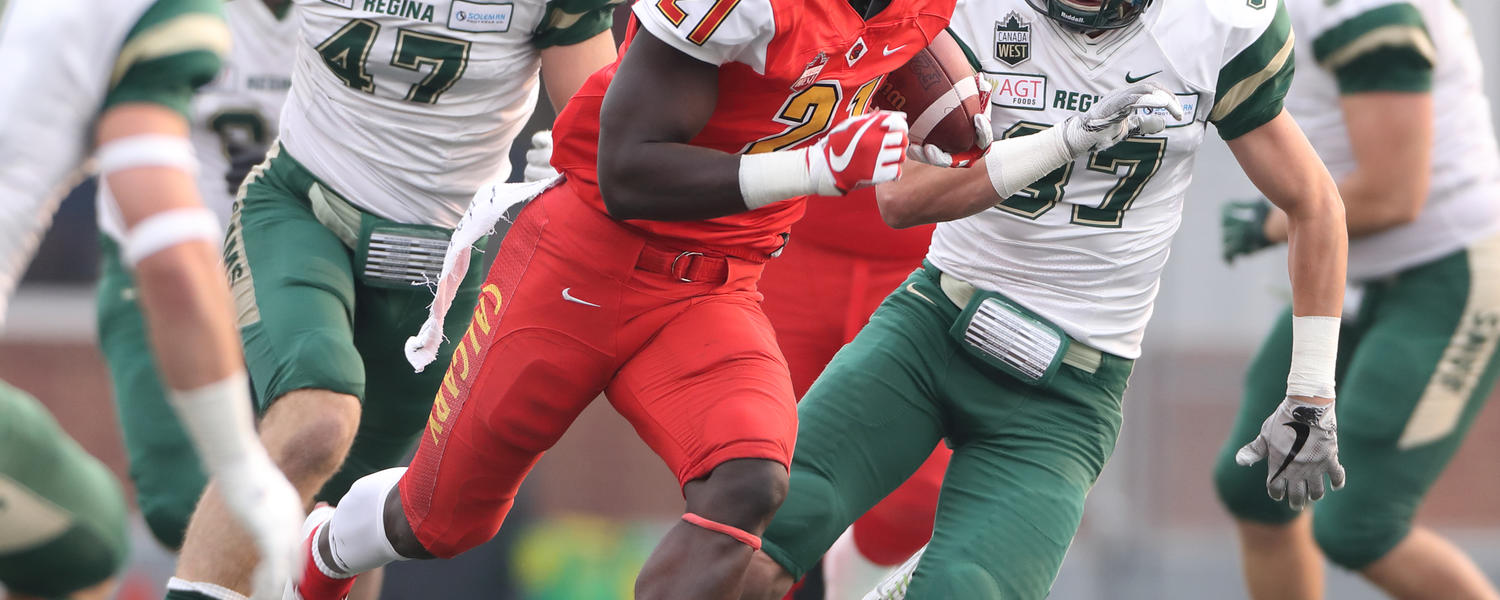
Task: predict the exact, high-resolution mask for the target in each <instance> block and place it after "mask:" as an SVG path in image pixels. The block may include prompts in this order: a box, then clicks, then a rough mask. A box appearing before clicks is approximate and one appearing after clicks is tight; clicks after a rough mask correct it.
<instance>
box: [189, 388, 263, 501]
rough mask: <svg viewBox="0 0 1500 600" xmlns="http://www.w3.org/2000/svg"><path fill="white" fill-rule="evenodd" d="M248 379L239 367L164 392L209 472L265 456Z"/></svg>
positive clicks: (216, 473) (216, 474)
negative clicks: (219, 376) (190, 386)
mask: <svg viewBox="0 0 1500 600" xmlns="http://www.w3.org/2000/svg"><path fill="white" fill-rule="evenodd" d="M249 382H250V380H249V378H247V377H246V376H245V372H244V371H239V372H237V373H235V374H234V375H230V376H229V377H226V378H224V379H222V380H220V381H218V382H215V383H210V384H208V385H205V386H203V387H199V388H195V389H191V390H171V391H169V392H168V393H167V398H168V399H169V400H171V402H172V408H173V409H175V410H176V411H177V418H178V420H180V421H182V426H183V428H184V429H187V432H188V435H189V436H191V437H192V438H193V444H194V445H195V446H197V448H198V456H200V457H202V459H203V465H204V467H206V468H207V470H208V471H209V474H210V475H211V476H214V477H220V476H223V475H224V474H225V473H226V472H227V471H229V470H233V469H237V468H240V467H241V466H242V465H245V464H246V463H248V462H249V461H252V460H255V459H256V458H257V457H265V456H266V455H265V452H266V451H265V447H264V446H261V445H260V438H259V437H258V436H256V434H255V419H254V416H253V415H252V414H251V410H250V404H251V401H250V387H249V386H250V383H249ZM267 460H269V459H268V458H267Z"/></svg>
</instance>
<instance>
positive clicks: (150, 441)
mask: <svg viewBox="0 0 1500 600" xmlns="http://www.w3.org/2000/svg"><path fill="white" fill-rule="evenodd" d="M99 246H100V254H101V255H102V257H103V260H102V261H101V262H102V265H101V268H100V270H101V271H102V275H101V277H100V279H99V293H98V320H99V348H100V350H101V351H102V352H103V354H104V360H105V362H106V363H107V364H108V365H109V374H110V381H111V383H112V384H113V387H114V393H115V410H116V412H117V413H118V415H119V418H120V429H121V432H122V433H123V434H124V438H125V439H124V441H125V450H126V454H127V456H128V457H129V459H130V479H131V481H132V482H133V483H134V484H135V501H136V506H138V507H139V508H140V511H141V516H142V517H143V518H144V519H145V520H146V525H147V527H149V528H150V529H151V534H152V535H153V536H155V537H156V539H157V541H159V542H161V543H162V545H164V546H166V547H167V548H170V549H173V550H175V549H177V548H178V547H180V546H182V537H183V534H184V533H186V531H187V524H188V517H189V516H191V515H192V514H193V507H194V506H196V505H197V504H198V498H199V496H201V495H203V487H204V486H205V485H207V484H208V478H207V476H206V475H204V473H203V467H202V465H201V463H199V461H198V453H197V451H196V450H195V449H194V447H193V441H192V440H191V439H189V438H188V436H187V432H185V431H183V429H182V425H181V422H180V421H178V420H177V415H176V413H175V412H174V411H173V410H172V406H171V405H170V404H168V403H167V396H166V388H165V387H163V386H162V383H161V379H160V378H159V377H158V375H157V371H156V361H155V359H154V358H153V356H152V353H151V348H150V345H149V343H148V337H147V336H148V333H147V330H146V322H145V319H144V317H143V316H142V315H141V309H140V306H139V305H138V304H137V302H136V287H135V282H134V279H133V278H132V277H131V275H130V272H129V271H127V270H126V269H125V267H124V265H123V264H121V262H120V254H119V247H118V246H116V244H115V243H114V241H113V240H111V239H109V238H108V237H101V238H100V241H99Z"/></svg>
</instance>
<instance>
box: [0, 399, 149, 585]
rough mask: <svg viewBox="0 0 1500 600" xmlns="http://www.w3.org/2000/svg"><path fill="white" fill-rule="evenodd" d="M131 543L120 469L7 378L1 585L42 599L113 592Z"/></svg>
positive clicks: (1, 408)
mask: <svg viewBox="0 0 1500 600" xmlns="http://www.w3.org/2000/svg"><path fill="white" fill-rule="evenodd" d="M128 550H129V541H128V537H127V532H126V527H125V499H124V496H123V495H122V494H121V492H120V485H119V483H118V482H116V481H115V478H114V475H113V474H112V473H110V472H109V469H107V468H105V466H104V465H103V464H101V463H100V462H99V461H98V460H96V459H95V458H94V457H92V456H89V454H88V453H86V452H84V451H83V449H82V448H80V447H79V446H78V444H77V443H75V442H74V441H73V439H72V438H70V437H68V435H67V434H66V433H64V432H63V431H62V429H61V428H59V427H58V426H57V422H56V421H54V420H53V419H52V416H51V415H49V414H47V411H46V409H44V408H42V406H41V404H40V403H38V402H37V401H36V400H35V399H34V398H32V397H30V396H28V395H26V394H25V393H24V392H21V391H20V390H17V389H15V388H13V387H10V386H9V385H6V384H5V383H3V382H0V584H3V585H4V586H5V587H6V588H7V589H8V590H9V592H10V593H11V594H16V595H21V596H28V595H29V596H34V597H38V598H64V597H68V596H70V595H73V594H89V593H93V594H96V595H97V594H98V593H99V592H100V591H104V592H105V594H107V592H108V590H110V589H111V588H112V587H113V586H112V584H111V579H112V578H113V576H114V575H115V573H116V572H117V571H119V569H120V568H121V567H123V566H124V564H125V559H126V555H127V553H128ZM96 597H97V596H96Z"/></svg>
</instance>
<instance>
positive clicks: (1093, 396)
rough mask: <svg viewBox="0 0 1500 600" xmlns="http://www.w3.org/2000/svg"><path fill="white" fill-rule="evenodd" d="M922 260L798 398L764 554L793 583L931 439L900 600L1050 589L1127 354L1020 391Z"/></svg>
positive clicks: (1111, 430) (1110, 419)
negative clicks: (979, 348)
mask: <svg viewBox="0 0 1500 600" xmlns="http://www.w3.org/2000/svg"><path fill="white" fill-rule="evenodd" d="M938 276H939V272H938V270H937V269H936V268H934V267H932V266H931V265H925V266H924V267H923V268H922V269H919V270H917V271H916V272H915V273H913V274H912V276H911V277H910V278H908V279H907V281H906V283H904V284H903V285H902V286H901V287H900V288H898V289H897V290H896V291H895V292H894V293H892V294H891V295H890V296H889V297H887V298H886V300H885V302H883V303H882V304H881V306H880V308H879V309H878V310H876V311H875V314H874V315H873V316H872V317H871V319H870V323H869V324H868V325H866V326H865V328H864V329H863V330H862V331H861V332H860V333H859V335H858V336H857V337H856V338H855V339H854V341H853V342H851V343H850V344H849V345H848V346H845V347H844V349H843V350H841V351H840V352H839V353H838V354H837V355H836V356H835V357H834V359H833V362H832V363H830V364H829V365H828V368H827V369H826V370H825V371H824V372H823V375H822V376H821V377H819V378H818V380H817V383H815V384H813V387H812V389H811V390H809V391H808V393H807V395H806V396H805V397H803V399H802V402H801V403H800V404H798V407H797V408H798V419H799V425H798V434H797V449H796V453H795V454H794V455H793V461H792V472H791V489H790V492H789V495H788V497H787V499H786V502H785V503H784V504H783V505H782V506H781V509H780V510H779V511H777V513H776V517H775V519H774V520H773V521H772V522H771V525H770V527H769V528H768V529H767V530H766V532H765V536H764V548H765V551H766V553H767V554H768V555H770V556H771V558H773V559H775V560H776V562H778V563H780V564H781V565H782V566H783V567H785V568H786V569H787V571H789V572H790V573H791V574H793V575H794V576H796V577H801V576H802V575H803V574H804V573H805V572H806V571H807V569H809V568H810V567H811V566H812V565H813V564H814V563H816V561H817V560H818V558H819V557H820V556H822V555H823V553H824V552H825V551H826V550H827V549H828V547H829V546H830V545H831V544H832V543H833V542H834V540H835V539H837V538H838V537H839V535H840V534H841V533H843V531H844V530H845V529H846V528H847V527H848V526H849V524H850V523H853V522H854V520H855V519H856V518H858V517H859V516H860V515H862V514H864V513H865V511H867V510H869V508H870V507H871V506H873V505H874V504H875V503H876V502H878V501H880V499H881V498H883V497H884V496H885V495H886V494H887V493H889V492H890V491H891V490H894V489H895V488H896V487H897V486H898V485H900V484H901V482H903V481H905V480H906V478H907V477H908V476H909V475H911V473H912V472H913V471H914V470H916V468H917V467H918V466H920V465H921V464H922V461H923V460H925V459H926V458H927V456H928V455H929V454H931V452H932V448H933V446H935V445H936V444H937V443H938V442H939V441H940V440H943V439H945V438H946V439H947V440H948V442H949V443H950V445H952V446H953V450H954V452H953V460H952V463H951V464H950V465H949V467H948V471H947V473H946V475H945V479H944V482H943V488H942V492H941V498H940V500H939V501H938V509H937V517H936V522H935V526H934V528H933V535H932V541H931V543H930V544H929V546H928V549H927V553H926V554H925V555H924V557H923V559H922V562H921V564H920V566H919V567H918V568H917V571H916V573H915V576H914V578H913V580H912V583H911V587H910V589H909V590H908V593H907V596H906V597H907V598H908V599H910V600H952V599H956V598H963V599H986V598H1005V599H1007V600H1009V599H1022V600H1025V599H1039V598H1043V597H1045V596H1046V595H1047V593H1048V590H1049V589H1050V588H1051V586H1052V581H1053V579H1054V578H1055V577H1056V575H1057V570H1058V568H1059V566H1060V565H1061V564H1062V560H1063V555H1064V554H1065V553H1066V552H1067V549H1068V545H1069V544H1070V543H1071V541H1072V539H1073V535H1074V534H1075V533H1076V532H1077V530H1078V523H1079V521H1080V519H1081V518H1082V516H1083V504H1084V498H1085V496H1086V495H1087V494H1088V491H1089V489H1090V488H1091V487H1092V486H1093V484H1094V480H1095V479H1096V478H1097V477H1098V475H1099V472H1100V470H1101V469H1103V468H1104V464H1105V462H1106V461H1107V460H1108V458H1109V455H1110V454H1111V453H1112V452H1113V451H1114V445H1115V439H1116V437H1117V435H1118V433H1119V429H1120V421H1121V404H1120V402H1121V398H1122V396H1123V394H1124V391H1125V383H1126V380H1127V379H1128V377H1129V375H1130V370H1131V366H1132V361H1130V360H1127V359H1123V358H1119V357H1116V356H1111V355H1108V354H1105V355H1103V356H1102V358H1101V359H1100V362H1099V365H1098V367H1097V369H1095V370H1094V371H1093V372H1087V371H1085V370H1083V369H1081V368H1079V367H1075V366H1072V365H1065V366H1063V367H1062V368H1061V370H1060V371H1059V372H1058V374H1057V375H1056V376H1055V377H1054V378H1053V379H1052V381H1051V382H1049V383H1048V384H1046V385H1044V386H1032V385H1029V384H1026V383H1023V382H1021V381H1020V380H1018V379H1015V378H1013V377H1011V376H1009V375H1006V374H1003V373H1001V372H999V371H998V370H996V369H994V368H992V367H989V366H986V365H983V364H982V363H981V362H980V361H978V360H977V359H974V358H971V357H970V356H969V355H968V354H967V353H966V352H965V350H964V349H963V348H961V347H960V345H959V342H957V341H956V340H954V338H952V337H951V336H950V335H949V333H948V330H949V328H950V327H951V326H952V325H953V323H954V320H955V319H956V318H957V317H958V315H959V307H958V306H956V305H955V304H954V303H953V302H952V301H950V300H949V299H948V297H947V296H945V295H944V293H943V291H942V289H940V287H939V284H938Z"/></svg>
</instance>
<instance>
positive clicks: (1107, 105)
mask: <svg viewBox="0 0 1500 600" xmlns="http://www.w3.org/2000/svg"><path fill="white" fill-rule="evenodd" d="M1163 113H1166V114H1170V115H1172V118H1174V119H1181V118H1182V115H1183V112H1182V105H1181V104H1179V103H1178V102H1177V97H1176V96H1173V95H1172V92H1169V91H1167V89H1166V88H1164V87H1161V86H1160V85H1157V84H1156V83H1155V82H1150V81H1148V82H1145V83H1137V84H1135V85H1130V86H1126V87H1123V88H1120V89H1117V90H1114V91H1112V92H1109V93H1108V94H1105V95H1104V97H1103V98H1100V99H1099V101H1098V102H1095V103H1094V105H1093V106H1092V107H1090V108H1089V110H1088V112H1086V113H1084V114H1082V115H1073V116H1071V117H1068V120H1066V121H1063V124H1062V126H1063V127H1064V132H1065V133H1066V140H1067V144H1068V152H1069V153H1070V154H1074V155H1078V154H1082V153H1084V152H1087V151H1089V150H1104V149H1106V148H1109V147H1110V146H1113V145H1115V144H1118V143H1120V141H1121V140H1124V139H1125V138H1127V137H1130V136H1133V135H1151V134H1153V133H1160V132H1161V130H1163V129H1166V127H1167V120H1166V116H1165V115H1164V114H1163Z"/></svg>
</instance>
